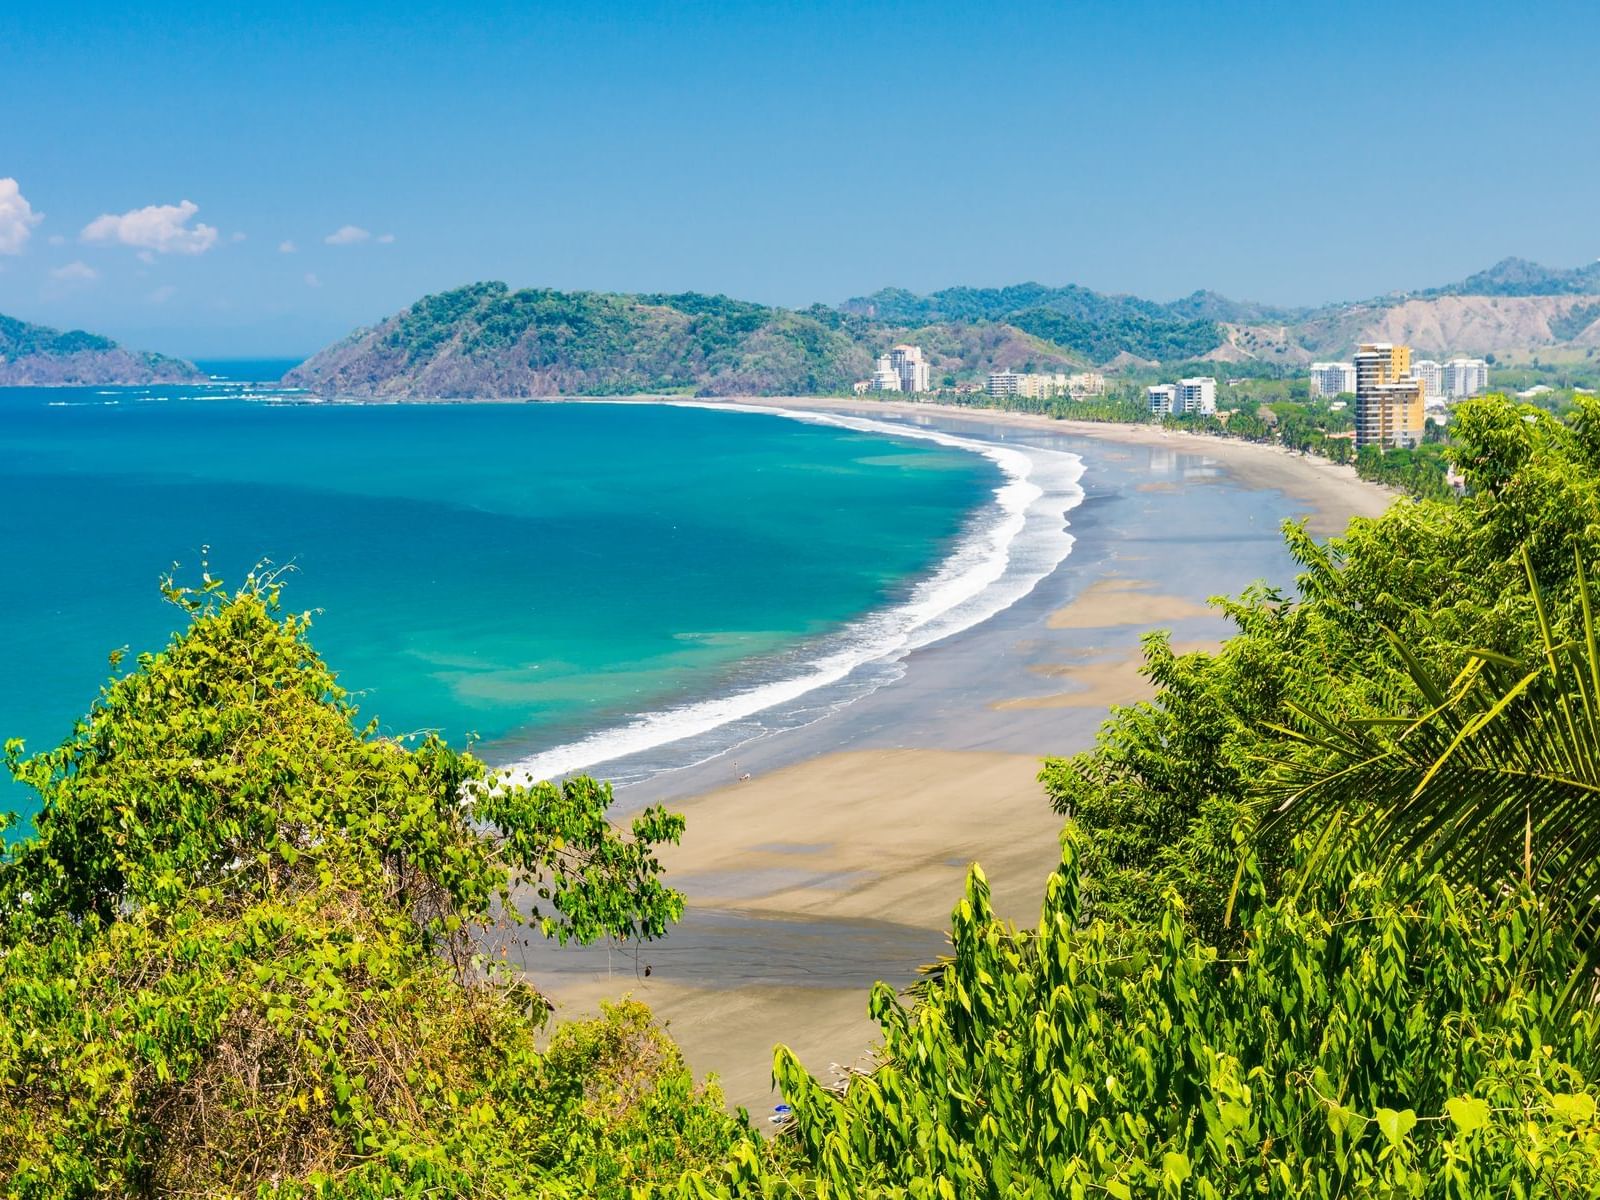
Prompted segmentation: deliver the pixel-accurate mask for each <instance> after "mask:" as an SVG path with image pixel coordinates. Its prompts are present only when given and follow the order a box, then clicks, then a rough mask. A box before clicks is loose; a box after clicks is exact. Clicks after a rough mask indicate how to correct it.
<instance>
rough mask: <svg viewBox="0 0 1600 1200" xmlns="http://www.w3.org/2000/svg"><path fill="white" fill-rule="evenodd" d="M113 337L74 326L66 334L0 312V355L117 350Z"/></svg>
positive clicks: (7, 356)
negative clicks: (87, 331) (88, 331)
mask: <svg viewBox="0 0 1600 1200" xmlns="http://www.w3.org/2000/svg"><path fill="white" fill-rule="evenodd" d="M116 348H117V344H116V343H115V342H113V341H112V340H111V339H110V338H107V337H100V336H99V335H98V334H93V333H85V332H84V331H83V330H81V329H74V330H71V331H70V332H66V333H63V332H62V331H61V330H59V329H50V328H47V327H46V326H43V325H30V324H28V322H26V321H19V320H17V319H16V318H15V317H7V316H3V315H0V356H4V357H6V358H22V357H24V356H25V355H29V354H76V353H78V352H79V351H83V350H115V349H116Z"/></svg>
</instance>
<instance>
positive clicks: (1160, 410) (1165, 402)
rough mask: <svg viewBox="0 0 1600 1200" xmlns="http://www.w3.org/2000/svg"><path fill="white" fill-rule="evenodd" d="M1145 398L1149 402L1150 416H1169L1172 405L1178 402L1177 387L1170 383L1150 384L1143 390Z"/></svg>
mask: <svg viewBox="0 0 1600 1200" xmlns="http://www.w3.org/2000/svg"><path fill="white" fill-rule="evenodd" d="M1144 394H1145V398H1146V399H1148V400H1149V402H1150V415H1151V416H1152V417H1170V416H1171V415H1172V411H1173V406H1174V405H1176V404H1177V403H1178V387H1177V385H1176V384H1172V383H1156V384H1151V385H1150V386H1149V387H1147V388H1145V390H1144Z"/></svg>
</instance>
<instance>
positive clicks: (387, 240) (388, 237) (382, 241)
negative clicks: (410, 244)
mask: <svg viewBox="0 0 1600 1200" xmlns="http://www.w3.org/2000/svg"><path fill="white" fill-rule="evenodd" d="M393 241H394V234H392V233H380V234H379V235H378V244H379V245H380V246H387V245H389V244H391V243H392V242H393Z"/></svg>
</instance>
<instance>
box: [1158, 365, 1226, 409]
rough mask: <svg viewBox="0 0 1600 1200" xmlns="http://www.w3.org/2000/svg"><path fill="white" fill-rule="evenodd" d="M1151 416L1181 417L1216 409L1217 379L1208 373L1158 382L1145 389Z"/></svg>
mask: <svg viewBox="0 0 1600 1200" xmlns="http://www.w3.org/2000/svg"><path fill="white" fill-rule="evenodd" d="M1145 397H1146V399H1148V400H1149V402H1150V415H1151V416H1153V417H1182V416H1187V415H1189V414H1190V413H1215V412H1216V411H1217V381H1216V380H1215V379H1213V378H1212V377H1211V376H1209V375H1200V376H1197V377H1195V378H1193V379H1180V380H1178V382H1177V383H1158V384H1155V385H1153V386H1151V387H1148V388H1146V389H1145Z"/></svg>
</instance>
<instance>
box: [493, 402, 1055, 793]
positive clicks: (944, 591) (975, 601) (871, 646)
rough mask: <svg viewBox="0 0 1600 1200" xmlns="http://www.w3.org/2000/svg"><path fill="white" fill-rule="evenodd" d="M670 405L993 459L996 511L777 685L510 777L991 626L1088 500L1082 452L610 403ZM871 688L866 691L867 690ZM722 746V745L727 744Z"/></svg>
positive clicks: (537, 758)
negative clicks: (999, 479) (898, 595)
mask: <svg viewBox="0 0 1600 1200" xmlns="http://www.w3.org/2000/svg"><path fill="white" fill-rule="evenodd" d="M601 403H620V404H638V403H672V404H676V405H679V406H681V407H692V408H709V409H714V410H716V411H718V412H730V411H731V412H743V413H760V414H766V415H774V416H781V417H786V418H789V419H790V420H795V421H803V422H806V423H808V424H815V425H832V426H837V427H840V428H844V429H851V430H856V431H858V432H864V433H875V434H886V435H889V436H892V437H897V438H914V439H917V440H919V441H928V442H934V443H936V444H938V445H941V446H949V447H952V448H956V449H960V450H965V451H968V452H971V453H975V454H981V455H982V456H983V457H985V458H987V459H989V460H991V461H992V462H994V463H995V464H996V465H997V466H998V467H999V468H1000V470H1001V471H1002V472H1003V473H1004V475H1005V477H1006V479H1005V482H1004V483H1002V484H1001V485H1000V486H999V487H997V488H996V489H995V490H994V506H993V507H992V508H990V509H989V510H988V511H987V514H986V516H981V517H980V518H979V519H978V520H977V521H976V522H975V524H974V526H973V528H972V529H971V530H970V531H969V532H968V534H967V536H965V537H964V538H963V539H962V541H961V542H960V543H959V544H958V545H957V547H956V548H955V550H954V552H953V553H952V554H951V555H950V557H948V558H947V559H946V560H945V561H944V562H943V563H942V564H941V565H940V566H939V568H938V569H937V570H936V571H935V572H934V573H933V575H931V576H930V577H928V578H927V579H925V580H923V581H921V582H920V583H918V584H917V585H916V586H915V587H914V588H913V589H912V593H911V595H910V596H909V597H908V598H907V599H906V600H905V601H903V602H902V603H900V604H896V605H893V606H891V607H889V608H885V609H881V610H879V611H877V612H874V613H870V614H868V615H867V616H865V617H862V618H860V619H859V620H857V621H855V622H852V623H851V624H849V625H847V626H845V627H844V628H843V629H842V630H841V631H839V632H838V633H837V634H835V635H833V636H831V637H828V638H824V639H822V640H821V642H820V643H816V642H813V643H810V644H809V647H808V649H809V650H810V651H811V652H812V653H813V654H814V657H813V658H812V659H811V660H810V661H809V662H805V663H803V664H798V665H797V666H796V668H795V669H794V670H793V672H792V673H790V674H787V675H785V676H784V677H782V678H779V679H774V680H770V681H767V682H763V683H758V684H754V685H750V686H746V687H743V688H738V689H735V690H734V691H732V692H730V693H728V694H726V695H723V696H719V697H715V698H713V699H708V700H700V701H695V702H691V703H686V704H681V705H678V706H676V707H672V708H667V709H663V710H660V711H658V712H650V713H642V714H640V715H638V716H636V717H634V718H632V719H631V720H629V721H627V722H626V723H624V724H622V725H618V726H614V727H612V728H608V729H602V730H598V731H596V732H594V733H592V734H589V735H588V736H586V737H583V738H580V739H578V740H577V741H573V742H569V743H566V744H564V745H561V746H556V747H553V748H552V749H549V750H546V751H543V752H541V753H538V754H535V755H532V756H530V757H527V758H524V759H520V760H518V761H515V762H512V763H509V764H505V765H504V766H503V767H502V768H501V770H502V773H503V774H504V775H506V776H508V777H509V778H511V779H514V780H520V781H534V780H540V779H553V778H558V777H560V776H562V775H567V774H570V773H572V772H574V771H578V770H582V769H584V768H591V767H594V766H596V765H598V764H600V763H606V762H611V761H613V760H615V759H620V758H625V757H627V756H630V755H634V754H638V753H641V752H643V751H647V750H653V749H655V748H657V747H661V746H665V745H667V744H669V743H673V742H679V741H682V740H684V739H688V738H699V737H702V736H704V735H707V734H710V733H712V732H713V731H716V730H719V729H721V728H723V727H725V726H730V725H732V724H733V723H735V722H739V721H743V720H746V719H748V718H751V717H753V716H755V715H756V714H758V713H762V712H765V711H767V710H770V709H773V708H777V707H779V706H782V705H786V704H792V703H794V702H795V701H797V700H799V699H800V698H801V697H803V696H805V695H806V694H807V693H808V692H813V691H815V690H817V689H819V688H825V687H827V686H828V685H830V684H837V683H839V682H840V681H843V680H845V679H847V678H848V677H850V676H851V675H852V674H854V673H857V672H860V671H861V670H862V668H864V667H867V666H869V665H871V664H892V663H896V662H898V661H899V660H901V659H903V658H905V656H906V655H908V654H910V653H911V652H912V651H913V650H916V649H919V648H921V647H923V646H927V645H930V644H932V643H933V642H936V641H939V640H941V639H943V638H947V637H949V636H950V635H952V634H955V633H959V632H961V631H962V630H965V629H970V628H971V627H972V626H974V625H977V624H978V623H980V622H982V621H986V620H988V619H989V618H990V617H992V616H994V615H995V614H996V613H999V612H1001V611H1003V610H1005V609H1007V608H1009V607H1010V606H1011V605H1013V604H1015V603H1016V602H1017V601H1018V600H1021V599H1022V598H1023V597H1024V596H1026V595H1027V594H1028V593H1029V592H1031V591H1032V590H1033V589H1034V588H1035V587H1036V586H1037V585H1038V583H1039V581H1040V580H1042V579H1044V578H1045V577H1046V576H1047V575H1049V574H1050V573H1051V572H1052V571H1053V570H1055V568H1056V567H1057V566H1058V565H1059V564H1060V563H1061V561H1062V560H1063V559H1064V558H1066V557H1067V555H1068V554H1069V553H1071V551H1072V543H1073V537H1072V535H1071V534H1070V533H1068V532H1067V519H1066V514H1067V513H1068V512H1070V511H1071V510H1072V509H1073V508H1075V507H1077V505H1078V504H1080V503H1081V502H1082V500H1083V489H1082V488H1080V487H1079V486H1078V480H1079V479H1080V478H1081V477H1082V475H1083V460H1082V459H1081V458H1079V457H1078V456H1077V455H1076V454H1070V453H1067V452H1064V451H1057V450H1040V449H1035V448H1032V447H1026V448H1023V447H1015V446H1006V445H1000V444H997V443H994V442H985V441H980V440H977V439H974V438H967V437H960V436H957V435H955V434H950V433H944V432H942V431H939V430H932V429H922V428H917V427H914V426H908V425H900V424H891V423H888V422H884V421H876V420H871V419H868V418H864V417H852V416H845V415H842V414H835V413H823V412H812V411H801V410H795V409H786V408H777V407H768V406H760V405H749V404H704V403H696V402H692V401H670V402H661V401H603V402H601ZM869 690H870V689H869ZM722 749H726V747H722Z"/></svg>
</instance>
